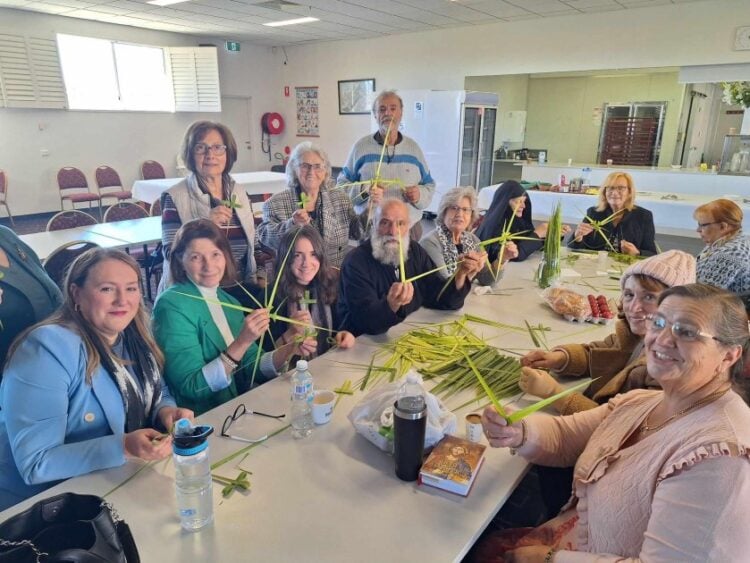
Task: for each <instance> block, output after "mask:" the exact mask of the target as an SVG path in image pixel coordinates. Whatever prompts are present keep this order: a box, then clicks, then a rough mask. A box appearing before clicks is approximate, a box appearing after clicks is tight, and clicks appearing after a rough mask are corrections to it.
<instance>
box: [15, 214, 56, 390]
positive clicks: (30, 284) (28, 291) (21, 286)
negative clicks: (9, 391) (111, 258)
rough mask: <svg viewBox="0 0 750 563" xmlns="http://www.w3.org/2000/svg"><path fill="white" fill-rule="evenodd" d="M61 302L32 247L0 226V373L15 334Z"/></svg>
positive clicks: (46, 314) (45, 316)
mask: <svg viewBox="0 0 750 563" xmlns="http://www.w3.org/2000/svg"><path fill="white" fill-rule="evenodd" d="M61 304H62V295H61V294H60V290H59V289H58V287H57V286H56V285H55V282H53V281H52V280H51V279H50V278H49V276H48V275H47V272H45V271H44V268H42V264H41V262H40V261H39V258H37V255H36V254H35V253H34V251H33V250H32V249H31V248H30V247H29V246H27V245H26V244H25V243H23V242H22V241H21V239H19V238H18V237H17V236H16V234H15V233H14V232H13V231H11V230H10V229H8V228H7V227H2V226H0V377H2V366H4V365H5V356H6V355H7V353H8V348H10V345H11V342H13V340H14V339H15V338H16V336H18V335H19V334H20V333H21V332H23V331H24V330H26V329H27V328H28V327H30V326H31V325H33V324H36V323H38V322H39V321H41V320H44V319H45V318H47V317H49V316H50V315H51V314H52V313H53V312H54V311H55V309H57V308H58V307H59V306H60V305H61Z"/></svg>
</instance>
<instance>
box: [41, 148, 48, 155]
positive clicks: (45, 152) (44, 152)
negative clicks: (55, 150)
mask: <svg viewBox="0 0 750 563" xmlns="http://www.w3.org/2000/svg"><path fill="white" fill-rule="evenodd" d="M39 154H41V155H42V156H49V150H48V149H42V150H40V151H39Z"/></svg>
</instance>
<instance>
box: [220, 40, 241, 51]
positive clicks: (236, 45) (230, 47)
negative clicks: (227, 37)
mask: <svg viewBox="0 0 750 563" xmlns="http://www.w3.org/2000/svg"><path fill="white" fill-rule="evenodd" d="M224 46H225V48H226V50H227V51H231V52H233V53H239V52H240V42H239V41H227V42H226V43H224Z"/></svg>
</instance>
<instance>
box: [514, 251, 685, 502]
mask: <svg viewBox="0 0 750 563" xmlns="http://www.w3.org/2000/svg"><path fill="white" fill-rule="evenodd" d="M693 282H695V259H694V258H693V257H692V256H691V255H689V254H687V253H686V252H682V251H680V250H669V251H667V252H663V253H661V254H657V255H655V256H651V257H649V258H646V259H645V260H641V261H639V262H636V263H634V264H632V265H631V266H630V267H629V268H628V269H627V270H625V272H624V273H623V275H622V278H621V279H620V287H621V288H622V307H621V311H620V314H619V315H618V319H617V321H616V322H615V332H614V334H610V335H609V336H607V337H606V338H605V339H604V340H600V341H595V342H589V343H587V344H566V345H563V346H557V347H555V348H553V349H552V350H550V351H545V350H533V351H531V352H529V353H528V354H526V355H525V356H524V357H523V358H521V365H522V366H524V367H523V368H522V374H521V379H520V382H519V384H520V386H521V388H522V389H523V390H524V391H526V392H527V393H530V394H532V395H536V396H538V397H542V398H546V397H551V396H552V395H554V394H556V393H558V392H560V391H562V390H563V387H562V386H561V385H560V383H558V381H557V380H556V379H555V378H554V377H553V376H552V375H550V371H551V372H552V373H553V374H554V375H555V376H565V377H591V378H595V377H596V378H598V379H597V380H596V381H593V382H592V383H591V385H589V386H588V387H587V388H586V390H585V391H584V392H583V393H573V394H571V395H568V396H567V397H564V398H562V399H559V400H558V401H555V402H554V403H553V405H554V407H555V408H556V409H557V410H558V412H560V413H561V414H573V413H576V412H580V411H585V410H589V409H593V408H596V407H598V406H599V405H600V404H602V403H606V402H607V401H608V400H609V399H611V398H612V397H614V396H615V395H617V394H618V393H625V392H626V391H630V390H632V389H651V388H659V384H658V383H657V382H656V381H654V380H653V378H651V377H650V376H649V375H648V371H647V369H646V357H645V355H644V350H643V338H644V336H645V334H646V315H650V314H653V313H655V312H656V308H657V307H656V304H657V301H658V299H659V295H660V294H661V293H662V291H664V290H665V289H667V288H669V287H675V286H679V285H685V284H688V283H693ZM537 368H542V369H537ZM547 370H550V371H547ZM535 471H536V474H537V475H538V477H539V483H540V493H541V501H542V503H543V504H544V505H545V507H546V508H547V513H548V514H549V515H553V514H556V513H557V512H558V511H559V510H560V508H561V507H562V506H563V504H565V502H566V501H567V500H568V498H569V497H570V487H571V485H572V480H573V468H572V467H545V466H538V467H536V468H535Z"/></svg>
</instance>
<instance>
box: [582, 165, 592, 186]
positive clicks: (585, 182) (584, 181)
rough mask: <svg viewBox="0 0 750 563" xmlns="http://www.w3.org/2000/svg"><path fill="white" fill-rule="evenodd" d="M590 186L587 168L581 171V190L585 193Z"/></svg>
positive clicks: (588, 169) (589, 171) (589, 169)
mask: <svg viewBox="0 0 750 563" xmlns="http://www.w3.org/2000/svg"><path fill="white" fill-rule="evenodd" d="M590 185H591V168H589V167H588V166H587V167H586V168H584V169H583V170H582V171H581V190H582V191H585V190H587V189H588V188H589V186H590Z"/></svg>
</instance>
